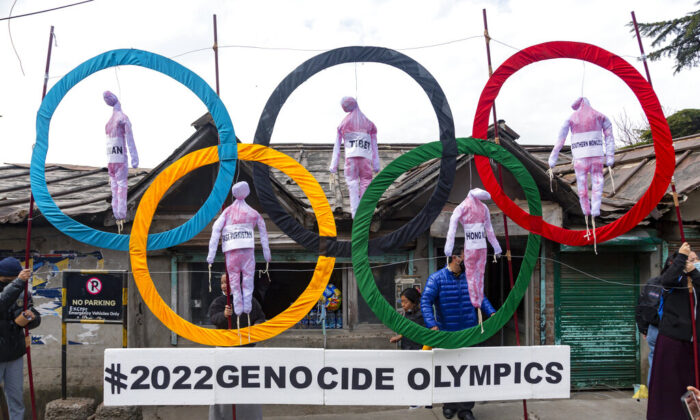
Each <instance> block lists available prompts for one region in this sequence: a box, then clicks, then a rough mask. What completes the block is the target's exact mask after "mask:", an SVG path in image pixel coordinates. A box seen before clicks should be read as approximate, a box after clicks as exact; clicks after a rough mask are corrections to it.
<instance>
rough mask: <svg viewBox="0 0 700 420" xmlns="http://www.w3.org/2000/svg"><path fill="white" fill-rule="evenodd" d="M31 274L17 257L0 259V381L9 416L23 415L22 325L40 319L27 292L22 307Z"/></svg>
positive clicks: (24, 345) (17, 418)
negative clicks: (3, 389)
mask: <svg viewBox="0 0 700 420" xmlns="http://www.w3.org/2000/svg"><path fill="white" fill-rule="evenodd" d="M31 275H32V271H31V270H30V269H25V270H23V269H22V264H20V262H19V261H18V260H17V259H16V258H12V257H9V258H5V259H3V260H2V261H0V383H2V384H4V387H5V399H6V400H7V406H8V408H9V411H10V420H21V419H23V418H24V398H23V392H22V387H23V385H24V372H23V370H24V361H23V360H22V356H24V355H25V353H26V352H27V346H29V342H28V339H29V338H30V337H26V339H25V337H24V331H23V329H24V327H29V329H33V328H36V327H38V326H39V324H40V323H41V316H40V315H39V312H37V311H36V309H34V306H33V304H32V297H31V296H28V299H29V300H28V304H27V310H26V311H25V310H23V308H24V288H25V285H26V283H27V281H28V280H29V278H30V277H31Z"/></svg>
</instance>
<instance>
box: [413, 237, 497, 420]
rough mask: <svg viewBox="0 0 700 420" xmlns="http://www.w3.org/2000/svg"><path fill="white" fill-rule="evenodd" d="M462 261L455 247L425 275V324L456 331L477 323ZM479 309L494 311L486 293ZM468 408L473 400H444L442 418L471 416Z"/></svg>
mask: <svg viewBox="0 0 700 420" xmlns="http://www.w3.org/2000/svg"><path fill="white" fill-rule="evenodd" d="M463 261H464V258H463V257H462V248H458V249H455V250H454V251H453V252H452V256H450V257H448V258H447V266H446V267H445V268H443V269H441V270H438V271H436V272H435V273H433V274H431V275H430V277H428V281H427V282H426V283H425V289H424V290H423V295H422V297H421V300H420V306H421V311H422V312H423V319H424V320H425V326H426V327H427V328H430V329H432V330H443V331H460V330H464V329H467V328H471V327H473V326H475V325H477V324H478V322H479V321H478V316H477V313H476V309H475V308H474V307H473V306H472V304H471V300H470V299H469V287H468V285H467V277H466V276H465V275H464V262H463ZM433 306H434V307H435V312H434V315H433ZM481 311H482V312H483V313H485V314H486V316H487V317H489V316H491V315H492V314H494V313H495V312H496V310H495V309H494V308H493V306H491V302H489V300H488V299H487V298H486V297H484V300H483V302H482V303H481ZM472 408H474V402H473V401H470V402H453V403H445V404H444V405H443V406H442V414H443V415H444V416H445V418H446V419H451V418H452V417H454V415H455V414H457V416H458V417H459V418H460V419H461V420H475V418H474V414H472Z"/></svg>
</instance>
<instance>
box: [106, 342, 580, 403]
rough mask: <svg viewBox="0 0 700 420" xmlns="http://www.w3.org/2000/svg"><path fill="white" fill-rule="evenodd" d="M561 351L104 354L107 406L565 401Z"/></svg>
mask: <svg viewBox="0 0 700 420" xmlns="http://www.w3.org/2000/svg"><path fill="white" fill-rule="evenodd" d="M570 374H571V371H570V364H569V347H568V346H535V347H474V348H465V349H458V350H433V351H398V350H323V349H306V348H304V349H301V348H252V347H247V348H204V349H198V348H178V349H159V348H158V349H156V348H153V349H108V350H105V370H104V403H105V405H183V404H186V405H212V404H231V403H233V404H243V403H247V404H254V403H260V404H309V405H324V404H325V405H429V404H431V403H433V402H435V403H439V402H451V401H488V400H511V399H513V400H519V399H533V398H536V399H541V398H568V397H569V386H570V385H569V384H570Z"/></svg>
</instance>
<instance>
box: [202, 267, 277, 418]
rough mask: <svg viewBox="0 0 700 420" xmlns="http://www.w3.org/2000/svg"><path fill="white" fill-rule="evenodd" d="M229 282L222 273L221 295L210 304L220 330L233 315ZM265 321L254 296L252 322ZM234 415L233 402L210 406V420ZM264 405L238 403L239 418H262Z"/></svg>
mask: <svg viewBox="0 0 700 420" xmlns="http://www.w3.org/2000/svg"><path fill="white" fill-rule="evenodd" d="M227 282H228V279H227V276H226V273H224V274H222V275H221V293H222V295H221V296H217V297H216V299H214V300H213V301H212V302H211V305H209V320H210V321H211V323H212V324H214V326H216V328H218V329H220V330H225V329H228V325H229V324H228V320H229V319H230V318H231V316H233V308H232V307H231V305H229V304H228V297H227V296H226V286H227V285H226V283H227ZM263 322H265V313H263V310H262V306H260V303H258V300H257V299H255V298H252V310H251V312H250V323H251V324H253V325H255V324H260V323H263ZM241 324H242V325H241V328H246V327H247V326H248V320H247V318H244V319H243V320H241ZM253 346H255V343H250V344H245V345H243V346H241V347H253ZM232 417H233V410H232V408H231V404H216V405H210V406H209V420H229V419H231V418H232ZM262 418H263V416H262V406H261V405H260V404H236V419H237V420H261V419H262Z"/></svg>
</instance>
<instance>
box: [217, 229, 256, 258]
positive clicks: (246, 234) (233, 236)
mask: <svg viewBox="0 0 700 420" xmlns="http://www.w3.org/2000/svg"><path fill="white" fill-rule="evenodd" d="M244 248H255V233H254V232H253V226H252V225H250V224H247V223H241V224H233V225H228V226H225V227H224V230H223V231H222V232H221V250H222V251H223V252H228V251H233V250H234V249H244Z"/></svg>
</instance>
